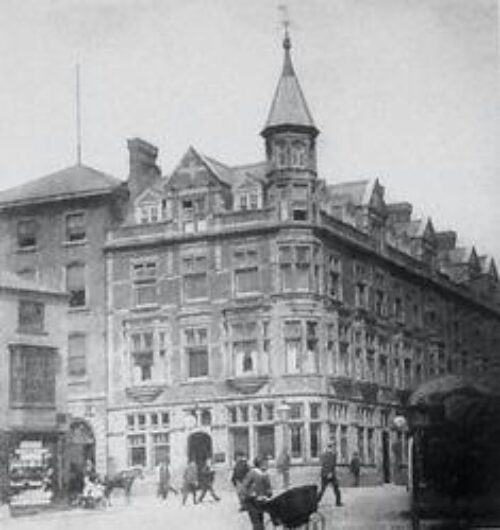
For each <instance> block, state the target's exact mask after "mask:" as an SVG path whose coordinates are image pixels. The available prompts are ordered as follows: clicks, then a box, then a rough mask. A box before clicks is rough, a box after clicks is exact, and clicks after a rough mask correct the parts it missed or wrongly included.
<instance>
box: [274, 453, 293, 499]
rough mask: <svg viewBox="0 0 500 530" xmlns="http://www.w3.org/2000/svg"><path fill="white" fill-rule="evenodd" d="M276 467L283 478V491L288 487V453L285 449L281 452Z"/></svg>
mask: <svg viewBox="0 0 500 530" xmlns="http://www.w3.org/2000/svg"><path fill="white" fill-rule="evenodd" d="M276 467H277V469H278V472H279V473H281V476H282V478H283V489H284V490H286V489H288V488H289V487H290V453H289V452H288V449H287V448H286V447H284V448H283V451H281V454H280V456H279V457H278V462H277V464H276Z"/></svg>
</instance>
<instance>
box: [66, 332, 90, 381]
mask: <svg viewBox="0 0 500 530" xmlns="http://www.w3.org/2000/svg"><path fill="white" fill-rule="evenodd" d="M86 371H87V351H86V336H85V335H84V334H82V333H74V334H71V335H70V336H69V337H68V375H70V376H76V377H82V376H84V375H85V373H86Z"/></svg>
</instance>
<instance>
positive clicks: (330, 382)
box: [0, 35, 500, 482]
mask: <svg viewBox="0 0 500 530" xmlns="http://www.w3.org/2000/svg"><path fill="white" fill-rule="evenodd" d="M283 45H284V64H283V70H282V73H281V76H280V79H279V82H278V86H277V88H276V91H275V94H274V98H273V100H272V104H271V109H270V111H269V115H268V117H267V121H266V122H265V126H264V128H263V130H262V132H261V135H262V137H263V144H264V153H265V156H264V157H263V160H262V161H260V162H257V163H254V164H248V165H241V166H236V167H234V166H228V165H226V164H223V163H221V162H219V161H217V160H215V159H214V158H211V157H208V156H206V155H204V154H202V153H200V152H198V151H197V150H196V149H195V148H193V147H191V148H189V149H188V150H187V152H186V153H185V155H184V156H183V157H182V159H181V160H180V162H179V164H178V165H177V167H176V168H175V170H174V171H173V172H172V173H171V174H170V175H168V176H164V175H162V173H161V170H160V168H159V167H158V166H157V162H156V159H157V155H158V150H157V148H156V147H155V146H153V145H151V144H149V143H148V142H145V141H144V140H141V139H138V138H135V139H133V140H129V142H128V149H129V155H130V173H129V176H128V180H127V182H121V181H120V180H118V179H115V178H113V177H110V176H108V175H105V174H103V173H101V172H98V171H96V170H94V169H91V168H88V167H85V166H82V165H77V166H74V167H72V168H68V169H65V170H63V171H60V172H58V173H55V174H52V175H49V176H47V177H43V178H41V179H38V180H35V181H33V182H31V183H28V184H25V185H23V186H20V187H18V188H14V189H12V190H8V191H5V192H2V193H0V223H1V230H2V238H0V269H2V270H10V271H12V272H15V273H17V274H18V275H19V276H20V277H21V278H24V279H25V280H35V281H38V282H39V281H43V282H44V283H49V284H51V285H53V286H55V287H56V288H57V289H61V288H62V289H63V290H65V291H67V292H68V293H69V299H68V302H67V307H66V308H65V311H64V317H63V319H64V320H65V321H66V323H67V330H66V331H65V333H66V339H65V341H64V346H63V347H64V349H65V355H67V363H66V364H65V365H64V367H65V368H64V369H65V370H66V371H67V412H68V414H69V417H67V418H65V420H67V429H68V443H67V453H66V454H67V457H66V465H68V464H69V462H75V463H79V464H81V463H82V462H83V461H84V460H85V459H86V458H92V459H95V460H96V464H97V468H98V471H100V472H106V471H107V472H113V471H115V470H119V469H123V468H126V467H129V466H143V467H144V468H146V469H147V470H151V471H152V470H153V468H154V467H155V466H156V464H157V463H158V462H159V461H161V460H163V459H165V458H169V459H170V461H171V467H172V470H173V472H174V475H175V474H176V473H178V472H179V470H180V469H181V468H182V467H183V466H184V465H185V463H186V461H187V459H188V458H189V457H192V458H194V459H197V460H203V459H204V458H206V457H208V456H211V457H212V458H213V461H214V464H215V466H216V469H220V470H222V469H224V470H225V469H227V468H228V467H229V466H231V465H232V463H233V460H234V457H235V454H236V453H237V452H244V453H246V454H247V455H248V456H249V457H250V458H252V457H254V456H256V455H259V454H262V455H266V456H268V457H270V459H271V463H272V464H274V463H275V462H276V459H277V457H278V456H279V454H280V453H281V451H282V450H283V448H287V449H288V450H289V451H290V454H291V458H292V464H293V467H292V479H293V477H294V474H295V475H296V476H298V475H299V474H300V473H301V472H304V473H308V472H314V473H316V471H317V470H316V467H315V466H316V465H317V464H318V462H319V455H320V452H321V451H322V449H323V448H324V446H325V444H326V442H327V441H328V440H330V439H332V438H334V439H336V440H337V448H338V456H339V462H340V468H341V469H342V468H344V467H345V466H346V465H347V463H348V462H349V460H350V458H351V456H352V453H353V452H354V451H358V452H359V454H360V457H361V460H362V463H363V468H364V472H363V477H364V480H366V481H371V482H381V481H390V480H399V478H400V477H401V476H403V475H404V472H405V466H406V461H405V454H406V452H405V450H404V445H405V439H404V434H402V433H398V432H396V431H395V430H394V429H392V420H393V418H394V416H395V415H396V414H399V413H401V412H404V409H405V404H406V399H407V397H408V394H409V392H410V391H411V390H412V389H413V388H415V387H416V386H417V385H418V384H419V383H421V382H422V381H425V380H428V379H429V378H432V377H436V376H438V375H442V374H445V373H473V374H475V373H481V372H484V371H486V370H488V369H489V368H490V367H491V366H492V365H493V364H495V363H497V362H498V345H499V339H500V328H499V322H500V306H499V300H500V298H499V291H498V275H497V270H496V266H495V263H494V261H493V260H492V259H490V258H488V257H487V256H484V255H478V254H477V252H476V251H475V249H474V248H462V247H460V246H458V245H457V237H456V234H455V233H454V232H451V231H437V230H436V229H435V228H434V226H433V224H432V222H431V221H430V220H429V219H420V218H415V217H414V215H413V213H412V206H411V204H408V203H398V204H388V203H387V202H386V201H385V198H384V188H383V186H382V184H381V183H380V182H379V181H378V180H369V179H367V180H362V181H356V182H347V183H339V182H326V181H325V180H324V179H322V178H321V175H318V172H317V165H316V139H317V136H318V134H319V130H318V129H317V127H316V126H315V124H314V121H313V118H312V116H311V113H310V111H309V109H308V106H307V103H306V100H305V97H304V95H303V93H302V90H301V88H300V85H299V82H298V79H297V76H296V74H295V71H294V67H293V64H292V60H291V43H290V39H289V37H288V35H286V36H285V39H284V43H283ZM58 347H59V348H61V346H58ZM12 359H13V358H11V362H15V359H14V360H12ZM5 366H6V365H5ZM12 366H14V365H12ZM9 369H10V368H5V370H9ZM30 377H32V376H30ZM33 377H35V376H33ZM0 410H1V409H0ZM61 418H62V416H61Z"/></svg>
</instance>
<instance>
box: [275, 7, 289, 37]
mask: <svg viewBox="0 0 500 530" xmlns="http://www.w3.org/2000/svg"><path fill="white" fill-rule="evenodd" d="M278 9H279V11H280V12H281V24H282V25H283V27H284V28H285V33H288V28H289V27H290V17H289V15H288V6H287V5H286V4H280V5H279V6H278Z"/></svg>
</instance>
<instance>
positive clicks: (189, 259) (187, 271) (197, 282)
mask: <svg viewBox="0 0 500 530" xmlns="http://www.w3.org/2000/svg"><path fill="white" fill-rule="evenodd" d="M182 263H183V286H184V299H185V300H197V299H200V298H207V297H208V278H207V267H208V264H207V257H206V256H200V255H197V256H194V255H193V256H186V257H184V258H183V260H182Z"/></svg>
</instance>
